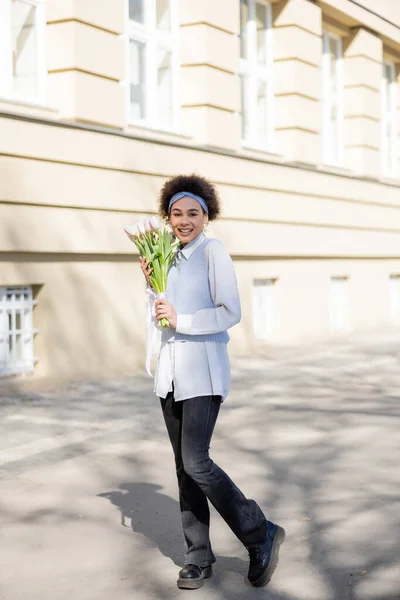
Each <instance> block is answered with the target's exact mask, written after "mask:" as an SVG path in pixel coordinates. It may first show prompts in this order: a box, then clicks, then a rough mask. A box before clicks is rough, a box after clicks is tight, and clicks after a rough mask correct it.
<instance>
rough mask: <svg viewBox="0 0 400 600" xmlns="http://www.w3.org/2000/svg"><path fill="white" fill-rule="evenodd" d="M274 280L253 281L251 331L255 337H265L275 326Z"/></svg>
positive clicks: (260, 338)
mask: <svg viewBox="0 0 400 600" xmlns="http://www.w3.org/2000/svg"><path fill="white" fill-rule="evenodd" d="M274 292H275V280H274V279H255V280H254V281H253V333H254V336H255V338H256V339H259V340H262V339H267V338H268V336H269V335H270V334H271V333H272V332H273V331H274V329H275V328H276V325H277V323H276V321H277V319H276V314H275V313H276V310H275V297H274V296H275V294H274Z"/></svg>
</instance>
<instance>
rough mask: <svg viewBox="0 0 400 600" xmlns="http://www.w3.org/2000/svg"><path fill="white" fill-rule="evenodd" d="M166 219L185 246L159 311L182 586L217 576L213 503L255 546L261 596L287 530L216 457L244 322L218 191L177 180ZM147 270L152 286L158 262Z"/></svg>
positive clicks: (160, 370)
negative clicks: (213, 234)
mask: <svg viewBox="0 0 400 600" xmlns="http://www.w3.org/2000/svg"><path fill="white" fill-rule="evenodd" d="M159 212H160V215H161V216H162V217H163V218H165V219H166V220H167V221H168V223H169V225H170V227H171V229H172V232H173V233H174V235H175V236H176V237H177V238H178V239H179V240H180V246H179V250H178V252H177V256H176V259H175V261H174V263H173V265H172V266H171V269H170V271H169V274H168V285H167V294H166V299H160V300H157V301H156V309H155V311H156V317H157V319H162V318H166V319H168V321H169V324H170V328H169V329H166V330H164V331H163V333H162V344H161V350H160V355H159V360H158V367H157V374H156V380H155V392H156V394H157V395H158V396H159V397H160V400H161V407H162V411H163V415H164V419H165V424H166V427H167V430H168V434H169V438H170V441H171V445H172V448H173V451H174V455H175V464H176V472H177V476H178V485H179V498H180V508H181V514H182V524H183V531H184V536H185V540H186V545H187V550H186V554H185V566H184V568H183V569H182V570H181V571H180V573H179V578H178V582H177V583H178V587H179V588H183V589H185V588H186V589H196V588H199V587H201V586H202V585H204V579H207V578H208V577H211V575H212V566H211V565H212V564H213V563H214V562H215V557H214V554H213V552H212V549H211V544H210V537H209V525H210V513H209V507H208V502H207V501H208V500H209V501H210V502H211V503H212V504H213V506H214V507H215V508H216V510H217V511H218V512H219V514H220V515H221V516H222V517H223V519H224V520H225V521H226V523H227V524H228V525H229V527H230V528H231V529H232V531H233V532H234V533H235V535H236V536H237V537H238V538H239V540H240V541H241V542H242V543H243V544H244V546H246V547H247V549H248V552H249V557H250V566H249V571H248V575H247V580H248V582H249V583H250V584H251V585H253V586H255V587H261V586H264V585H266V584H267V583H268V582H269V581H270V579H271V576H272V574H273V571H274V570H275V567H276V564H277V562H278V553H279V546H280V544H281V543H282V542H283V540H284V537H285V531H284V529H283V528H282V527H279V526H278V525H275V524H274V523H271V522H270V521H267V519H266V518H265V516H264V514H263V513H262V511H261V509H260V508H259V506H258V505H257V504H256V503H255V502H254V500H249V499H247V498H246V497H245V496H244V495H243V493H242V492H241V491H240V490H239V488H238V487H237V486H236V485H235V484H234V483H233V481H232V480H231V479H230V478H229V477H228V475H227V474H226V473H225V472H224V471H223V470H222V469H220V468H219V467H218V466H217V465H216V464H215V463H214V462H213V461H212V460H211V458H210V457H209V454H208V450H209V447H210V442H211V436H212V433H213V430H214V426H215V423H216V420H217V417H218V413H219V409H220V406H221V402H222V401H223V400H224V398H225V397H226V396H227V394H228V389H229V381H230V365H229V357H228V353H227V342H228V341H229V336H228V333H227V329H229V328H230V327H233V326H234V325H236V324H237V323H239V321H240V316H241V315H240V300H239V294H238V288H237V281H236V275H235V270H234V267H233V263H232V260H231V258H230V256H229V254H228V252H227V251H226V250H225V248H224V246H223V245H222V244H221V243H220V242H219V241H217V240H214V239H207V238H206V237H205V235H204V232H203V231H204V228H205V226H206V225H207V223H208V221H212V220H214V219H216V218H217V217H218V215H219V213H220V202H219V199H218V195H217V191H216V189H215V187H214V186H213V185H212V184H211V183H210V182H209V181H207V180H206V179H204V178H203V177H199V176H198V175H190V176H183V175H179V176H177V177H173V178H172V179H170V180H169V181H167V182H166V183H165V185H164V187H163V188H162V190H161V195H160V201H159ZM140 262H141V267H142V270H143V273H144V275H145V277H146V279H147V281H149V280H148V277H149V274H150V273H151V269H150V268H149V263H148V262H147V261H146V260H145V259H144V258H141V259H140Z"/></svg>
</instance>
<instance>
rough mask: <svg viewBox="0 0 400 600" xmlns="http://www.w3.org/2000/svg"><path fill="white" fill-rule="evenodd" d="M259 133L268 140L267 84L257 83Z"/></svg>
mask: <svg viewBox="0 0 400 600" xmlns="http://www.w3.org/2000/svg"><path fill="white" fill-rule="evenodd" d="M257 133H258V135H259V137H260V138H262V139H263V140H264V141H266V138H267V84H266V82H265V81H259V82H258V83H257Z"/></svg>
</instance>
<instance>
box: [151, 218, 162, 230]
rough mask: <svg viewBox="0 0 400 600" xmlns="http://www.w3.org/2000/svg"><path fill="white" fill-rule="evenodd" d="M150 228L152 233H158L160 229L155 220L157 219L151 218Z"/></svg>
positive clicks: (158, 223) (158, 222) (159, 224)
mask: <svg viewBox="0 0 400 600" xmlns="http://www.w3.org/2000/svg"><path fill="white" fill-rule="evenodd" d="M150 227H151V228H152V230H153V231H159V230H160V229H161V223H160V221H159V220H158V219H157V217H151V219H150Z"/></svg>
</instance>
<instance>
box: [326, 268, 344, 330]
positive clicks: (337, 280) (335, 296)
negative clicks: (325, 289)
mask: <svg viewBox="0 0 400 600" xmlns="http://www.w3.org/2000/svg"><path fill="white" fill-rule="evenodd" d="M329 304H330V324H331V330H332V331H343V330H345V329H346V328H347V327H348V297H347V278H346V277H331V290H330V302H329Z"/></svg>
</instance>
